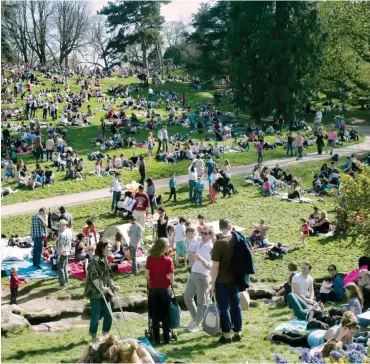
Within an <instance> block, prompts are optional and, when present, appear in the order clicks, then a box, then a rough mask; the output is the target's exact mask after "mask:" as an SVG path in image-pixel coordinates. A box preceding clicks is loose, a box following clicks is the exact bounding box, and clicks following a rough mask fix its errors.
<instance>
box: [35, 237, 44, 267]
mask: <svg viewBox="0 0 370 364" xmlns="http://www.w3.org/2000/svg"><path fill="white" fill-rule="evenodd" d="M32 240H33V257H32V264H33V266H34V267H38V266H39V265H40V264H41V254H42V246H43V243H44V238H43V237H42V236H41V237H37V238H35V237H32Z"/></svg>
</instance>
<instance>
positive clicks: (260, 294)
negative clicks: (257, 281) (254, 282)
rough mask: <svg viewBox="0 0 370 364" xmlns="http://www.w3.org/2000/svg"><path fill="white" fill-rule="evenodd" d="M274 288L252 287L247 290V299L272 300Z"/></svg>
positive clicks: (274, 293)
mask: <svg viewBox="0 0 370 364" xmlns="http://www.w3.org/2000/svg"><path fill="white" fill-rule="evenodd" d="M276 291H277V289H276V287H273V286H267V287H254V288H249V289H248V293H249V297H250V298H251V299H252V300H258V299H262V298H272V297H274V296H275V295H276Z"/></svg>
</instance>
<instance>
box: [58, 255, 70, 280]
mask: <svg viewBox="0 0 370 364" xmlns="http://www.w3.org/2000/svg"><path fill="white" fill-rule="evenodd" d="M57 269H58V278H59V285H61V286H62V287H64V286H65V285H66V284H67V283H68V256H67V255H61V256H60V260H59V262H58V263H57Z"/></svg>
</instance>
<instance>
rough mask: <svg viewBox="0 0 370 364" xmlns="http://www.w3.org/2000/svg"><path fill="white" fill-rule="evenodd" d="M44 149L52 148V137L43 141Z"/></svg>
mask: <svg viewBox="0 0 370 364" xmlns="http://www.w3.org/2000/svg"><path fill="white" fill-rule="evenodd" d="M45 147H46V150H53V147H54V140H53V139H47V140H46V143H45Z"/></svg>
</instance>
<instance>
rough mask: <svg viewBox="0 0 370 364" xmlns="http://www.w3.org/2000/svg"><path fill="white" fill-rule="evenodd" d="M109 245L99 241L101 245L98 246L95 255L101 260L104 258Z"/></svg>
mask: <svg viewBox="0 0 370 364" xmlns="http://www.w3.org/2000/svg"><path fill="white" fill-rule="evenodd" d="M107 245H108V242H106V241H99V243H98V244H97V245H96V250H95V255H97V256H98V257H99V258H104V249H105V247H106V246H107Z"/></svg>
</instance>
